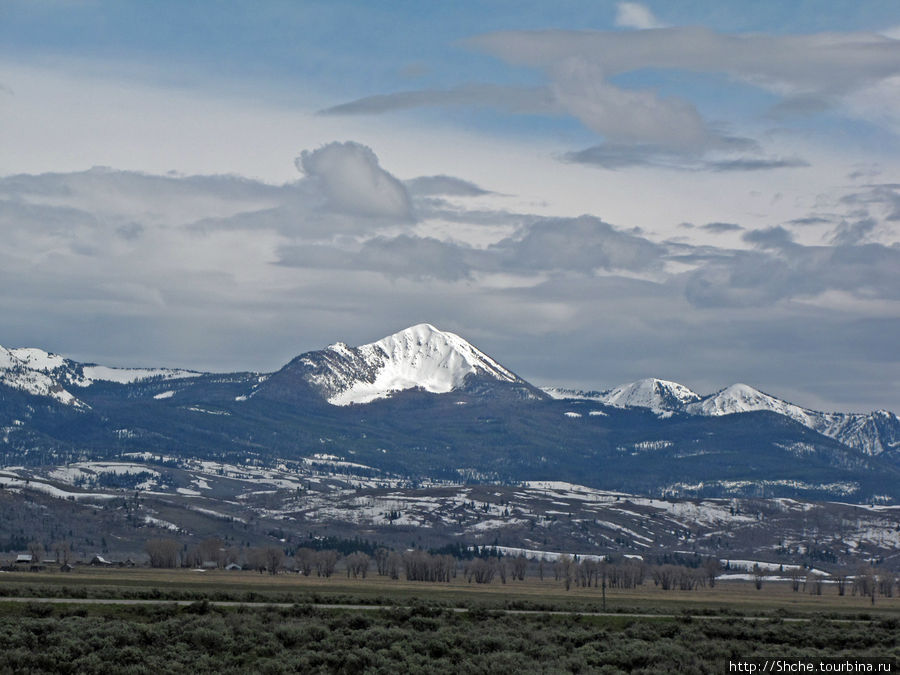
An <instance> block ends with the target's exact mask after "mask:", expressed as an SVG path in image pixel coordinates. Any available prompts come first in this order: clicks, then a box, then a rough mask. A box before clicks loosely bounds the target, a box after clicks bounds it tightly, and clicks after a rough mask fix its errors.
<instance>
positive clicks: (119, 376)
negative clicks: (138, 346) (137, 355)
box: [79, 365, 202, 386]
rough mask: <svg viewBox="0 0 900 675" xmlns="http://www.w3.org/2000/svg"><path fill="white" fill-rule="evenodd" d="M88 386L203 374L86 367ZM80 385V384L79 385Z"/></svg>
mask: <svg viewBox="0 0 900 675" xmlns="http://www.w3.org/2000/svg"><path fill="white" fill-rule="evenodd" d="M82 372H83V373H84V379H85V381H86V384H84V385H82V386H90V385H91V384H93V383H94V382H117V383H119V384H132V383H134V382H139V381H140V380H149V379H150V378H160V379H163V380H180V379H184V378H188V377H199V376H200V375H202V373H199V372H197V371H194V370H179V369H173V368H113V367H110V366H96V365H90V366H84V367H83V369H82ZM79 384H80V383H79Z"/></svg>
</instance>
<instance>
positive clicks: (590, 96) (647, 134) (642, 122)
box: [551, 57, 712, 151]
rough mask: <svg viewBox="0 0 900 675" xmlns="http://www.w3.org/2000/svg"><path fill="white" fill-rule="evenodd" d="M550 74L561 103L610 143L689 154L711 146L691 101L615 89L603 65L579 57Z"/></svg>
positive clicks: (566, 60) (559, 64) (649, 92)
mask: <svg viewBox="0 0 900 675" xmlns="http://www.w3.org/2000/svg"><path fill="white" fill-rule="evenodd" d="M551 72H552V77H553V84H552V91H553V93H554V95H555V97H556V100H557V101H558V102H559V103H560V104H561V105H562V106H563V107H564V108H565V109H566V110H568V111H569V113H570V114H572V115H574V116H575V117H577V118H578V119H579V120H581V122H582V123H583V124H584V125H585V126H586V127H588V128H589V129H592V130H593V131H595V132H597V133H598V134H600V135H601V136H603V137H604V138H605V139H607V140H608V141H611V142H630V143H639V144H649V145H654V146H658V147H662V148H677V149H684V150H688V151H702V150H703V149H704V148H705V147H706V146H707V145H709V144H710V142H711V141H712V134H711V133H710V132H709V131H708V130H707V128H706V125H705V124H704V122H703V119H702V118H701V117H700V115H699V113H698V112H697V110H696V109H695V108H694V106H692V105H691V104H690V103H688V102H686V101H682V100H679V99H661V98H660V97H658V96H657V95H656V94H655V93H653V92H651V91H634V90H627V89H621V88H619V87H616V86H614V85H612V84H610V83H609V82H608V81H607V80H606V79H605V78H604V76H603V70H602V68H601V67H600V66H599V65H597V64H596V63H592V62H590V61H586V60H584V59H580V58H575V57H573V58H569V59H565V60H563V61H562V62H561V63H558V64H555V65H554V66H553V68H552V69H551Z"/></svg>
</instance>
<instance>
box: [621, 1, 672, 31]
mask: <svg viewBox="0 0 900 675" xmlns="http://www.w3.org/2000/svg"><path fill="white" fill-rule="evenodd" d="M616 25H617V26H620V27H621V28H636V29H638V30H647V29H650V28H663V27H665V24H664V23H661V22H660V21H659V20H658V19H657V18H656V17H655V16H653V12H651V11H650V10H649V9H648V8H647V7H645V6H644V5H642V4H640V3H638V2H620V3H619V4H618V5H616Z"/></svg>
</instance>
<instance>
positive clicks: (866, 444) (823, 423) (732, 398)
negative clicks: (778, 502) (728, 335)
mask: <svg viewBox="0 0 900 675" xmlns="http://www.w3.org/2000/svg"><path fill="white" fill-rule="evenodd" d="M545 391H547V393H549V394H550V395H551V396H553V397H554V398H569V399H585V400H592V401H600V402H602V403H605V404H607V405H613V406H618V407H635V408H648V409H650V410H652V411H654V412H655V413H657V414H666V413H673V412H681V413H687V414H689V415H702V416H705V417H720V416H722V415H734V414H740V413H749V412H773V413H776V414H778V415H783V416H785V417H788V418H790V419H792V420H794V421H796V422H799V423H800V424H802V425H803V426H805V427H807V428H809V429H812V430H814V431H817V432H818V433H820V434H822V435H824V436H828V437H829V438H833V439H835V440H837V441H840V442H841V443H843V444H844V445H847V446H849V447H851V448H855V449H857V450H861V451H863V452H864V453H866V454H867V455H873V456H874V455H880V454H882V453H888V454H890V455H892V456H894V455H897V456H900V419H898V417H897V415H895V414H894V413H892V412H889V411H887V410H877V411H875V412H871V413H826V412H819V411H817V410H810V409H808V408H803V407H801V406H798V405H796V404H793V403H789V402H787V401H784V400H782V399H780V398H776V397H775V396H771V395H769V394H766V393H764V392H761V391H759V390H758V389H755V388H753V387H751V386H749V385H747V384H742V383H738V384H733V385H731V386H729V387H726V388H725V389H722V390H720V391H718V392H716V393H714V394H711V395H709V396H706V397H703V398H701V397H700V396H698V395H697V394H695V393H694V392H693V391H691V390H690V389H688V388H687V387H685V386H684V385H681V384H678V383H677V382H668V381H666V380H658V379H654V378H648V379H644V380H639V381H637V382H632V383H631V384H623V385H621V386H619V387H616V388H614V389H610V390H607V391H600V392H597V391H589V392H584V391H576V390H571V389H559V388H552V389H546V390H545Z"/></svg>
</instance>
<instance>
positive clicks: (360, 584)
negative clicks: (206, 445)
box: [0, 567, 900, 675]
mask: <svg viewBox="0 0 900 675" xmlns="http://www.w3.org/2000/svg"><path fill="white" fill-rule="evenodd" d="M0 594H2V596H5V597H7V598H9V597H21V596H25V597H32V598H38V597H55V598H75V599H74V600H73V601H72V602H67V603H65V604H61V605H60V604H48V603H39V602H33V601H26V602H12V601H10V600H7V601H3V598H2V597H0V673H5V672H14V673H48V672H60V673H103V674H104V675H108V674H109V673H148V674H150V673H153V674H154V675H155V674H156V673H160V672H165V673H250V672H252V673H296V672H302V673H362V672H366V673H369V672H371V673H391V674H393V673H406V672H414V673H485V674H486V675H487V674H490V675H498V674H502V673H511V674H515V675H522V674H523V673H532V672H540V673H648V674H649V673H667V674H668V673H721V672H729V667H730V666H729V663H732V662H735V661H736V660H739V659H748V658H754V657H755V658H761V659H763V658H770V657H777V658H784V659H791V660H792V662H793V663H799V662H801V661H802V662H803V663H811V662H812V661H813V660H815V659H822V658H841V659H845V660H851V661H852V662H854V663H856V662H859V660H860V659H865V658H879V659H890V660H892V661H891V662H892V663H893V664H894V667H895V668H896V667H897V666H898V665H900V600H898V599H897V598H881V597H879V598H877V599H876V604H875V606H874V607H872V606H871V604H870V600H869V599H868V598H859V597H853V596H850V595H848V596H845V597H839V596H838V595H837V592H836V589H834V588H832V587H827V588H826V589H825V594H824V595H821V596H816V595H809V594H805V593H794V592H792V591H791V590H790V587H789V585H788V584H785V583H774V582H770V583H766V584H764V585H763V588H762V589H761V590H756V589H755V588H754V586H753V584H752V583H749V582H734V581H732V582H727V583H721V584H717V585H716V587H715V588H701V589H698V590H694V591H662V590H660V589H659V588H657V587H655V586H654V585H653V584H652V582H648V583H646V584H645V585H644V586H642V587H639V588H637V589H632V590H618V589H611V590H609V591H608V592H607V609H608V610H609V611H610V612H619V613H620V614H618V615H616V614H614V615H611V616H608V615H603V616H595V615H590V616H583V615H580V614H577V613H570V614H552V615H551V614H547V613H543V612H541V613H534V614H510V613H506V612H504V611H501V610H505V609H539V610H571V611H573V612H578V611H587V612H596V611H598V610H600V608H601V591H600V589H595V588H577V587H573V588H572V589H571V590H569V591H566V590H565V588H564V586H563V584H562V582H557V581H554V580H553V579H552V578H551V579H547V580H544V581H540V580H538V579H536V578H534V579H532V578H529V579H526V580H525V581H513V582H509V583H507V584H501V583H499V582H495V583H493V584H489V585H479V584H468V583H466V582H465V581H464V580H463V579H462V578H457V579H455V580H453V581H452V582H451V583H446V584H435V583H425V582H407V581H403V580H396V581H392V580H389V579H385V578H383V577H377V576H370V577H369V578H367V579H347V578H346V577H343V576H335V577H331V578H329V579H325V578H319V577H302V576H299V575H295V574H280V575H274V576H272V575H262V574H257V573H253V572H224V571H210V572H194V571H191V570H184V569H176V570H150V569H141V568H133V569H97V568H89V567H78V568H76V570H75V571H73V572H71V573H68V574H61V573H51V572H38V573H17V572H16V573H2V574H0ZM82 598H125V599H128V598H131V599H139V598H148V599H154V598H156V599H159V600H162V602H161V603H159V604H153V605H128V604H114V605H97V604H88V603H84V602H82V601H81V599H82ZM170 600H190V601H192V602H190V603H189V604H187V605H182V606H176V605H175V604H174V603H172V602H167V601H170ZM207 600H208V601H216V600H239V601H242V602H244V603H246V604H241V605H238V606H228V607H223V606H217V605H216V604H215V603H214V602H206V601H207ZM266 601H269V602H279V603H289V604H288V605H286V606H277V607H276V606H273V605H271V604H266ZM331 603H341V604H344V603H347V604H368V605H381V607H380V608H378V609H377V610H376V611H372V610H369V609H365V610H356V609H335V608H332V607H326V606H325V605H327V604H331ZM452 607H464V608H467V609H468V610H469V611H467V612H463V613H459V612H455V611H451V609H450V608H452ZM626 612H633V613H641V614H644V613H647V614H656V615H658V616H654V617H650V618H644V617H634V616H627V615H626V614H624V613H626ZM705 615H708V616H710V617H712V618H713V619H714V620H710V619H705V618H703V617H704V616H705ZM750 617H765V618H762V619H758V618H757V619H755V620H751V619H750ZM790 617H800V618H802V619H803V620H801V621H792V620H791V618H790ZM848 619H851V620H850V621H848Z"/></svg>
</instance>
